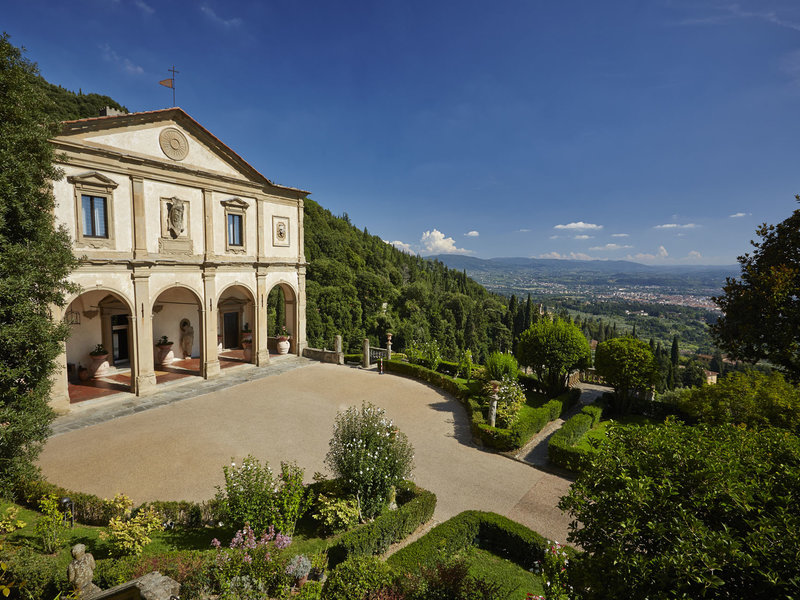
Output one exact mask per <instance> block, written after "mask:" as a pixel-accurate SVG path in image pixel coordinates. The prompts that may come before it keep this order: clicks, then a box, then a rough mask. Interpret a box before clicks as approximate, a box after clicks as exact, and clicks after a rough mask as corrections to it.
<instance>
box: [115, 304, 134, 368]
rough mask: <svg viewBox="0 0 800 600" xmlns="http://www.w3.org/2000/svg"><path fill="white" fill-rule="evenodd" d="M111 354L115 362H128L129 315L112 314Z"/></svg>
mask: <svg viewBox="0 0 800 600" xmlns="http://www.w3.org/2000/svg"><path fill="white" fill-rule="evenodd" d="M111 356H112V357H113V358H114V364H115V365H116V364H118V363H120V362H126V361H128V359H129V358H130V355H129V354H128V315H111Z"/></svg>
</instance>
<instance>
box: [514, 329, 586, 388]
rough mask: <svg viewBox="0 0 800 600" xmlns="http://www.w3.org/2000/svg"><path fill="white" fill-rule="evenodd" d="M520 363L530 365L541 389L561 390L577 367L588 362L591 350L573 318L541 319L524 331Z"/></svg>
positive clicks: (582, 367) (521, 337)
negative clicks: (568, 319)
mask: <svg viewBox="0 0 800 600" xmlns="http://www.w3.org/2000/svg"><path fill="white" fill-rule="evenodd" d="M517 356H518V357H519V361H520V364H522V365H523V366H526V367H531V368H532V369H533V371H534V373H535V374H536V376H537V378H538V380H539V381H540V382H541V384H542V388H543V389H542V392H544V393H546V394H560V393H561V392H563V391H564V390H565V389H566V388H567V378H568V377H569V374H570V373H571V372H572V371H574V370H575V369H585V368H586V367H588V366H589V362H590V360H591V356H592V351H591V348H590V347H589V342H588V341H587V339H586V337H585V336H584V335H583V332H582V331H581V329H580V328H579V327H578V326H577V325H574V324H573V323H572V322H570V321H565V320H563V319H559V318H555V319H554V320H552V321H551V320H549V319H540V320H538V321H536V322H535V323H533V324H532V325H531V326H530V328H529V329H528V330H526V331H524V332H523V333H522V335H521V336H520V339H519V343H518V344H517Z"/></svg>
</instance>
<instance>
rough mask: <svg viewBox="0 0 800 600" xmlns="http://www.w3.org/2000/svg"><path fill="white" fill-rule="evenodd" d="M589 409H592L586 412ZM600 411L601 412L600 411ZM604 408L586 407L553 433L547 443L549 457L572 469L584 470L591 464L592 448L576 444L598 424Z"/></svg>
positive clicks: (561, 465)
mask: <svg viewBox="0 0 800 600" xmlns="http://www.w3.org/2000/svg"><path fill="white" fill-rule="evenodd" d="M587 409H592V410H591V411H589V412H586V410H587ZM598 411H599V413H598ZM600 414H602V409H600V408H599V407H596V406H595V407H590V406H586V407H584V409H583V411H582V412H580V413H578V414H577V415H575V416H574V417H572V418H571V419H569V420H568V421H567V422H566V423H564V425H562V426H561V429H559V430H558V431H556V432H555V433H554V434H553V437H551V438H550V442H549V443H548V444H547V457H548V459H549V460H550V462H552V463H553V464H555V465H558V466H559V467H563V468H565V469H569V470H570V471H582V470H583V469H585V468H586V467H587V465H588V464H589V456H590V454H591V452H592V451H591V450H586V449H584V448H576V447H575V444H576V443H578V442H579V441H580V439H581V438H582V437H583V436H584V435H586V433H587V432H588V431H589V430H590V429H591V428H592V427H594V425H596V424H597V422H598V420H599V418H600V417H599V415H600Z"/></svg>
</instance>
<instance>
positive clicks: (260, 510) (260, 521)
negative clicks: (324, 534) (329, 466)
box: [217, 455, 312, 535]
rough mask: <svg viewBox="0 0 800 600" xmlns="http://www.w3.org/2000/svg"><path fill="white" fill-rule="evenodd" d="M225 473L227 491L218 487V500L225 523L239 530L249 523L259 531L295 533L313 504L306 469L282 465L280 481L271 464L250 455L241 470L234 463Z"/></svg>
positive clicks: (225, 469)
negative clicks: (274, 530) (306, 482)
mask: <svg viewBox="0 0 800 600" xmlns="http://www.w3.org/2000/svg"><path fill="white" fill-rule="evenodd" d="M222 471H223V474H224V476H225V489H224V490H223V489H221V488H219V487H217V500H218V501H219V505H220V516H221V517H222V518H223V520H226V521H230V522H232V523H234V524H235V525H238V526H242V525H244V524H245V523H249V524H250V526H252V527H253V528H254V529H255V530H256V531H264V530H265V529H267V527H269V526H274V527H275V528H276V529H277V530H278V531H280V532H282V533H284V534H285V535H292V534H293V533H294V528H295V525H296V524H297V520H298V519H299V518H300V517H301V516H302V515H303V513H304V512H305V511H306V510H308V507H309V505H310V503H311V500H312V498H311V497H310V496H309V495H308V494H307V492H306V490H305V488H304V487H303V469H301V468H299V467H298V466H297V465H296V464H294V463H284V462H282V463H281V473H280V475H279V476H278V477H277V478H276V477H275V475H274V474H273V473H272V469H271V468H270V466H269V464H268V463H266V462H265V463H264V464H263V465H262V464H261V463H260V462H259V461H258V460H257V459H256V458H254V457H252V456H250V455H248V456H247V457H246V458H245V459H244V460H243V461H242V464H241V466H239V467H237V466H236V463H235V462H231V465H230V466H229V467H228V466H225V467H223V468H222Z"/></svg>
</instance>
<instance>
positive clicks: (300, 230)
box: [297, 198, 306, 265]
mask: <svg viewBox="0 0 800 600" xmlns="http://www.w3.org/2000/svg"><path fill="white" fill-rule="evenodd" d="M304 200H305V198H300V199H299V200H298V201H297V262H299V263H300V264H301V265H302V264H305V262H306V243H305V230H304V226H303V214H304V208H303V207H304V206H305V202H304Z"/></svg>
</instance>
